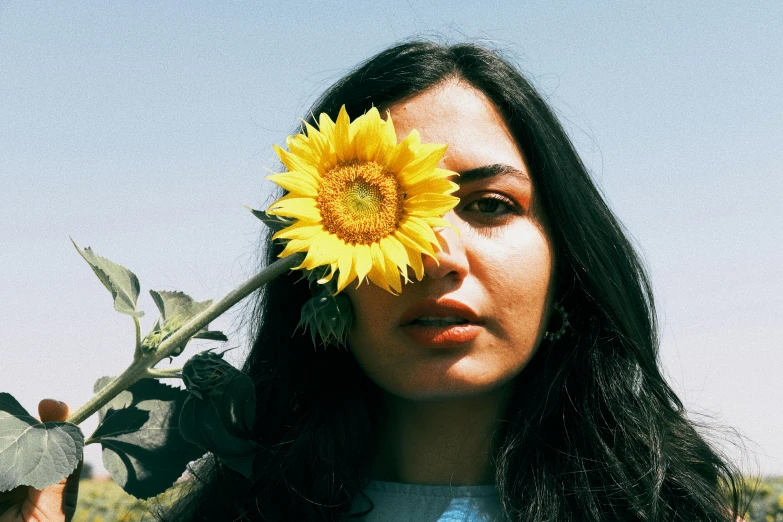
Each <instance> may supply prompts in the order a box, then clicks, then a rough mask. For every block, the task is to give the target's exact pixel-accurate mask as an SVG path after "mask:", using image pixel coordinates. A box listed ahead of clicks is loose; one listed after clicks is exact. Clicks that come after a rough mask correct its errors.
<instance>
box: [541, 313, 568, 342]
mask: <svg viewBox="0 0 783 522" xmlns="http://www.w3.org/2000/svg"><path fill="white" fill-rule="evenodd" d="M552 311H554V312H559V314H560V328H559V329H557V330H556V331H554V332H551V331H549V328H547V331H546V332H544V339H546V340H547V341H549V342H555V341H557V340H558V339H560V338H561V337H563V335H564V334H565V333H566V329H567V328H568V312H566V311H565V308H563V305H561V304H559V303H558V304H556V305H555V306H554V307H553V309H552ZM549 323H550V324H552V318H551V317H550V318H549Z"/></svg>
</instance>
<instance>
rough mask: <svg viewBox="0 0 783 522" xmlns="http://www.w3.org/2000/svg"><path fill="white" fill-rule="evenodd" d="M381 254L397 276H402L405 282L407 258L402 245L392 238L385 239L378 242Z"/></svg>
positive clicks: (406, 277)
mask: <svg viewBox="0 0 783 522" xmlns="http://www.w3.org/2000/svg"><path fill="white" fill-rule="evenodd" d="M380 247H381V252H383V255H384V257H385V258H386V259H388V260H389V261H391V262H392V263H393V264H394V265H395V267H396V270H395V272H396V273H397V274H402V275H403V276H404V277H405V280H406V281H407V279H408V256H407V253H406V252H405V247H404V246H402V243H400V242H399V241H397V240H396V239H395V238H393V237H385V238H383V239H381V241H380Z"/></svg>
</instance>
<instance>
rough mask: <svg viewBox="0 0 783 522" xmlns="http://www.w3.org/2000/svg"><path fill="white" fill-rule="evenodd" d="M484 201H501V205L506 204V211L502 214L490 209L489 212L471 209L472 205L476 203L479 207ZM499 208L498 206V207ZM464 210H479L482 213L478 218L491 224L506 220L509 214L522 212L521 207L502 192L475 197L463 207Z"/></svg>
mask: <svg viewBox="0 0 783 522" xmlns="http://www.w3.org/2000/svg"><path fill="white" fill-rule="evenodd" d="M484 202H492V203H499V204H501V205H505V207H506V209H507V210H506V211H504V212H502V213H501V214H495V213H494V212H492V211H490V212H488V213H485V212H482V211H481V210H475V211H473V210H470V207H471V206H473V205H475V206H476V207H478V205H480V204H481V203H484ZM495 210H497V207H496V209H495ZM462 211H463V212H477V213H478V214H480V216H481V217H480V218H478V219H479V220H480V221H483V222H485V223H488V224H491V223H498V222H504V221H505V220H506V219H508V216H509V214H521V211H520V209H519V206H518V205H517V204H516V203H514V201H512V200H511V199H509V198H507V197H505V196H502V195H500V194H486V195H484V196H483V197H480V198H478V199H474V200H473V201H471V202H469V203H468V204H466V205H465V206H464V207H463V208H462Z"/></svg>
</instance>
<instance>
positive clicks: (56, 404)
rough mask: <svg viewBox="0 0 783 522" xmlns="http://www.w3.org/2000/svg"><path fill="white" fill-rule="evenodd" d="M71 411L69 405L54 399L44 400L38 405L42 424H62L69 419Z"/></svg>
mask: <svg viewBox="0 0 783 522" xmlns="http://www.w3.org/2000/svg"><path fill="white" fill-rule="evenodd" d="M69 411H70V409H69V408H68V405H67V404H65V403H64V402H60V401H56V400H54V399H44V400H42V401H41V402H39V403H38V416H39V418H40V419H41V422H62V421H64V420H65V419H67V418H68V412H69Z"/></svg>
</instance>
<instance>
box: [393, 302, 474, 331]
mask: <svg viewBox="0 0 783 522" xmlns="http://www.w3.org/2000/svg"><path fill="white" fill-rule="evenodd" d="M420 317H429V318H431V317H440V318H446V317H449V318H454V317H457V318H461V319H465V320H467V322H469V323H478V322H479V316H478V314H477V313H476V312H474V311H473V310H472V309H471V308H470V307H469V306H468V305H466V304H463V303H460V302H459V301H454V300H453V299H425V300H423V301H419V302H418V303H416V304H415V305H414V306H412V307H411V308H409V309H408V310H406V311H405V313H404V314H403V315H402V318H400V326H408V325H410V324H411V323H413V322H414V321H416V319H419V318H420Z"/></svg>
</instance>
